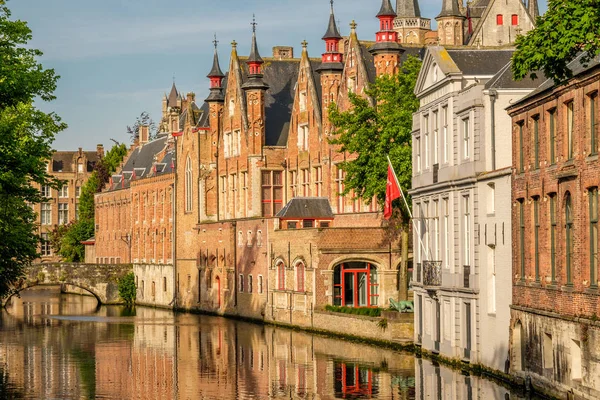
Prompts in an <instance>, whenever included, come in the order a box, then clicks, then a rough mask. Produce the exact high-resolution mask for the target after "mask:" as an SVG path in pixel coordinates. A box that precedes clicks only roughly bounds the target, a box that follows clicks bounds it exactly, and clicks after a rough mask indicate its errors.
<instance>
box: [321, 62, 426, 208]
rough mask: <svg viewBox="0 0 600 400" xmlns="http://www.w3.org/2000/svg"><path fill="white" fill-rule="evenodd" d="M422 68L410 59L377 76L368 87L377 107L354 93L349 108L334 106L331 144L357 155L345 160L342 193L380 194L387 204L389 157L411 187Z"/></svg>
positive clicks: (406, 186)
mask: <svg viewBox="0 0 600 400" xmlns="http://www.w3.org/2000/svg"><path fill="white" fill-rule="evenodd" d="M420 69H421V61H419V60H418V59H417V58H415V57H408V59H407V60H406V62H405V63H404V64H403V66H402V70H401V71H400V72H399V73H398V74H396V75H393V76H390V75H382V76H380V77H378V78H377V79H376V81H375V83H374V84H373V85H372V86H371V87H370V88H369V89H368V90H367V91H366V95H367V96H369V97H370V98H371V99H372V100H373V103H374V105H371V103H370V102H369V100H368V99H367V98H365V97H362V96H360V95H356V94H353V93H350V103H351V105H352V106H351V108H350V110H348V111H340V110H338V108H337V106H336V105H335V104H332V105H330V107H329V118H330V120H331V122H332V124H333V125H334V126H335V129H334V131H333V136H334V137H333V139H331V140H330V142H331V143H332V144H337V145H340V147H341V150H342V151H347V152H350V153H353V154H356V158H353V159H352V160H350V161H345V162H343V163H342V164H341V168H342V169H343V170H344V171H345V172H346V178H345V180H344V184H345V187H344V193H343V194H348V193H350V192H353V193H354V194H355V196H357V197H359V198H361V199H363V200H365V201H370V200H371V199H372V198H373V197H376V198H377V200H378V201H379V202H380V203H381V204H383V203H384V201H385V189H386V182H387V166H388V161H387V156H388V155H389V157H390V160H391V161H392V165H393V166H394V169H395V171H396V174H397V175H398V180H399V182H400V185H402V188H403V189H404V191H405V193H406V190H408V189H409V188H410V187H411V178H412V146H411V139H412V137H411V132H412V115H413V113H414V112H416V111H417V109H418V108H419V101H418V100H417V98H416V96H415V95H414V89H415V84H416V82H417V77H418V75H419V71H420ZM401 209H403V208H401Z"/></svg>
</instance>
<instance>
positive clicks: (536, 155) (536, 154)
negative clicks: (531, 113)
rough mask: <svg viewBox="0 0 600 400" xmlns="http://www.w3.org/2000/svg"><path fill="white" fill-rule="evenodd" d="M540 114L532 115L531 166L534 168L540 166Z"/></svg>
mask: <svg viewBox="0 0 600 400" xmlns="http://www.w3.org/2000/svg"><path fill="white" fill-rule="evenodd" d="M539 127H540V116H539V115H536V116H535V117H533V166H534V168H535V169H539V168H540V135H539Z"/></svg>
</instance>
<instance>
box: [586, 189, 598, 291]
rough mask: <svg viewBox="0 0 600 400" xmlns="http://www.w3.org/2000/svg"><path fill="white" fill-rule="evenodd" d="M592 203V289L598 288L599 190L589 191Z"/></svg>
mask: <svg viewBox="0 0 600 400" xmlns="http://www.w3.org/2000/svg"><path fill="white" fill-rule="evenodd" d="M588 193H589V202H590V287H594V288H595V287H598V188H597V187H595V188H592V189H590V190H589V192H588Z"/></svg>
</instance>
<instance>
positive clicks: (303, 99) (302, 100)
mask: <svg viewBox="0 0 600 400" xmlns="http://www.w3.org/2000/svg"><path fill="white" fill-rule="evenodd" d="M300 111H306V92H300Z"/></svg>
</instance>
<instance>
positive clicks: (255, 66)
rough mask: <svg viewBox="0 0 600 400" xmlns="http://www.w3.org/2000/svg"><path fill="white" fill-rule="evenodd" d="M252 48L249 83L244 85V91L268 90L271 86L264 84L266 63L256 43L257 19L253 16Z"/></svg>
mask: <svg viewBox="0 0 600 400" xmlns="http://www.w3.org/2000/svg"><path fill="white" fill-rule="evenodd" d="M251 25H252V46H251V47H250V55H249V56H248V60H247V61H246V64H248V78H249V79H248V81H247V82H246V83H244V84H243V85H242V89H268V88H269V85H267V84H266V83H265V82H263V79H262V78H263V74H262V65H263V64H264V63H265V62H264V61H263V59H262V57H261V56H260V53H259V52H258V44H257V43H256V25H258V24H257V23H256V18H255V17H254V16H252V24H251Z"/></svg>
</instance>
